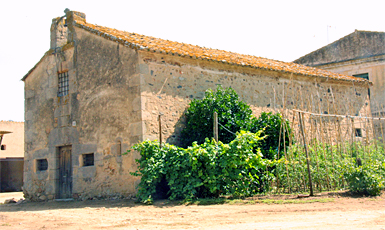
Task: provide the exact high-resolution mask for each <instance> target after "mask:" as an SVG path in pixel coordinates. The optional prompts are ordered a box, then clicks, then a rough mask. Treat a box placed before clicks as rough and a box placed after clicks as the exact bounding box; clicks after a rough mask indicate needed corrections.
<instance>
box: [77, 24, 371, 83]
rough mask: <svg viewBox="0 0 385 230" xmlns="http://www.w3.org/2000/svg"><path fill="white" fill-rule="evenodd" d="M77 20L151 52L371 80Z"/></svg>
mask: <svg viewBox="0 0 385 230" xmlns="http://www.w3.org/2000/svg"><path fill="white" fill-rule="evenodd" d="M74 19H75V22H76V24H75V25H76V26H77V27H79V28H82V29H85V30H87V31H89V32H92V33H94V34H97V35H99V36H101V37H104V38H107V39H109V40H112V41H116V42H119V43H121V44H123V45H126V46H129V47H131V48H134V49H140V50H147V51H152V52H154V51H155V52H161V53H166V54H174V55H180V56H189V57H195V58H200V59H204V60H210V61H218V62H223V63H228V64H233V65H239V66H248V67H253V68H259V69H265V70H272V71H278V72H287V73H294V74H301V75H305V76H314V77H323V78H329V79H336V80H343V81H352V82H362V83H364V82H369V81H367V80H366V79H362V78H356V77H352V76H347V75H342V74H338V73H333V72H329V71H326V70H322V69H317V68H313V67H307V66H304V65H300V64H296V63H292V62H282V61H276V60H272V59H267V58H262V57H257V56H251V55H244V54H238V53H234V52H229V51H224V50H218V49H211V48H206V47H200V46H197V45H190V44H185V43H180V42H174V41H169V40H164V39H159V38H154V37H150V36H145V35H141V34H137V33H130V32H126V31H121V30H117V29H112V28H108V27H104V26H99V25H94V24H91V23H88V22H86V21H85V20H84V19H82V18H80V17H79V18H78V17H75V18H74Z"/></svg>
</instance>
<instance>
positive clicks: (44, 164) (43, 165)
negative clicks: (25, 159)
mask: <svg viewBox="0 0 385 230" xmlns="http://www.w3.org/2000/svg"><path fill="white" fill-rule="evenodd" d="M36 169H37V171H46V170H47V169H48V161H47V159H38V160H36Z"/></svg>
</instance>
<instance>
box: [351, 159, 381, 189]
mask: <svg viewBox="0 0 385 230" xmlns="http://www.w3.org/2000/svg"><path fill="white" fill-rule="evenodd" d="M384 168H385V163H382V164H381V163H380V162H376V161H372V162H367V163H366V164H364V165H361V166H357V167H351V168H350V169H349V170H348V171H347V172H346V173H345V178H346V181H347V182H348V185H349V189H350V190H351V191H352V192H356V193H360V194H365V195H371V196H377V195H380V194H381V191H382V190H383V189H384V179H385V177H384V175H383V172H384Z"/></svg>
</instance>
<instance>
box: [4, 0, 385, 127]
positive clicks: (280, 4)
mask: <svg viewBox="0 0 385 230" xmlns="http://www.w3.org/2000/svg"><path fill="white" fill-rule="evenodd" d="M383 5H384V4H383V1H379V0H377V1H371V0H365V1H354V0H353V1H352V0H351V1H338V0H334V1H329V0H324V1H296V0H292V1H273V0H271V1H266V0H262V1H258V0H254V1H251V0H247V1H246V0H238V1H226V0H222V1H210V0H205V1H202V0H194V1H169V0H163V1H159V0H158V1H152V0H148V1H145V0H142V1H130V0H125V1H116V0H109V1H98V0H95V1H82V0H77V1H72V0H67V1H39V0H36V1H17V0H15V1H2V2H1V3H0V8H1V9H2V10H1V13H0V22H1V25H2V28H1V32H0V40H1V42H0V100H1V105H0V120H13V121H24V83H23V82H22V81H21V80H20V79H21V78H22V77H23V76H24V75H25V74H26V73H27V72H28V71H29V70H30V69H31V68H32V67H33V66H34V65H35V64H36V63H37V62H38V61H39V60H40V58H41V57H42V56H43V54H44V53H45V52H46V51H47V50H48V49H49V45H50V26H51V22H52V18H55V17H58V16H63V15H64V9H65V8H69V9H71V10H75V11H80V12H83V13H85V14H86V17H87V21H88V22H90V23H93V24H98V25H102V26H108V27H112V28H116V29H120V30H125V31H128V32H135V33H139V34H144V35H148V36H153V37H158V38H163V39H168V40H173V41H178V42H184V43H190V44H194V45H199V46H204V47H211V48H215V49H223V50H227V51H233V52H237V53H242V54H251V55H255V56H260V57H266V58H270V59H275V60H280V61H293V60H295V59H297V58H299V57H301V56H303V55H305V54H307V53H309V52H312V51H314V50H316V49H319V48H321V47H323V46H325V45H327V44H328V43H331V42H333V41H335V40H337V39H339V38H341V37H343V36H346V35H348V34H350V33H352V32H354V30H355V29H359V30H368V31H385V23H384V21H385V20H384V17H385V16H384V11H383V9H384V8H383Z"/></svg>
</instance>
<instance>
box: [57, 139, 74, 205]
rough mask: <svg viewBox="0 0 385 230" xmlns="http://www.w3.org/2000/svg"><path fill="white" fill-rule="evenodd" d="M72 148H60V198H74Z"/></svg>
mask: <svg viewBox="0 0 385 230" xmlns="http://www.w3.org/2000/svg"><path fill="white" fill-rule="evenodd" d="M71 150H72V148H71V146H64V147H60V148H59V181H58V183H59V185H58V188H59V190H58V198H59V199H68V198H72V164H71Z"/></svg>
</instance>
